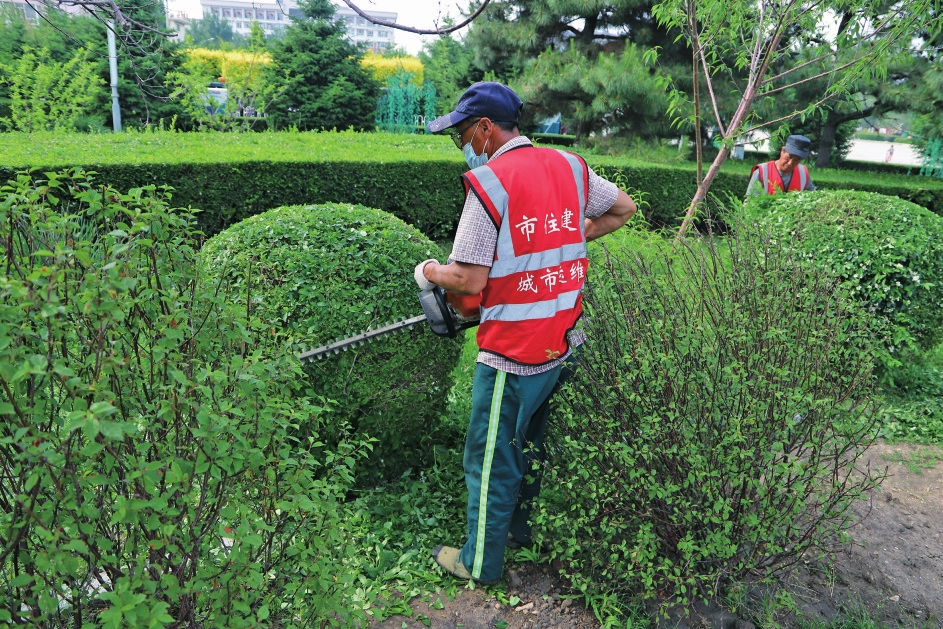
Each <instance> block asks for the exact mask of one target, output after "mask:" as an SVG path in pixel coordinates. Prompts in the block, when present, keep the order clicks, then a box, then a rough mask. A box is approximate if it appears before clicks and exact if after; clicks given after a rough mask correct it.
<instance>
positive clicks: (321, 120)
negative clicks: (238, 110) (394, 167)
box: [266, 0, 379, 130]
mask: <svg viewBox="0 0 943 629" xmlns="http://www.w3.org/2000/svg"><path fill="white" fill-rule="evenodd" d="M300 4H301V9H302V11H303V13H304V15H305V17H306V19H300V20H299V19H293V21H292V24H291V25H290V26H289V27H288V28H287V29H286V30H285V36H284V38H283V39H282V40H281V41H279V42H275V43H274V44H273V45H272V63H271V64H270V65H269V67H268V69H267V72H268V78H269V80H270V81H272V82H273V83H274V84H275V85H277V87H278V93H279V96H278V97H276V98H275V100H274V101H273V102H272V103H271V104H270V105H269V106H268V108H267V109H266V113H267V114H268V119H269V125H270V126H271V127H274V128H286V127H289V126H294V127H297V128H298V129H300V130H315V129H347V128H350V127H353V128H354V129H356V130H365V129H372V128H373V126H374V114H375V112H376V105H377V96H378V93H379V85H378V84H377V82H376V80H375V79H374V78H373V77H372V76H371V75H370V73H369V72H368V71H367V70H365V69H364V68H363V67H361V65H360V59H361V57H362V56H363V50H362V49H360V48H358V47H356V46H355V45H353V44H351V43H350V42H349V41H347V40H346V39H345V38H344V27H343V25H342V24H341V23H340V22H337V21H335V20H334V7H333V5H332V4H331V3H330V2H329V1H328V0H308V1H307V2H302V3H300Z"/></svg>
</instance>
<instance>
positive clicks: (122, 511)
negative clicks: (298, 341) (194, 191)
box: [0, 170, 368, 627]
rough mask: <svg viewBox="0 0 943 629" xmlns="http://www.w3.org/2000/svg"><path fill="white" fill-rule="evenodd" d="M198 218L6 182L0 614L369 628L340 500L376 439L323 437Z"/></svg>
mask: <svg viewBox="0 0 943 629" xmlns="http://www.w3.org/2000/svg"><path fill="white" fill-rule="evenodd" d="M193 225H194V222H193V216H192V215H191V214H190V213H189V212H187V211H180V210H172V209H169V208H168V204H167V195H166V193H165V192H163V191H160V190H157V189H155V188H153V187H151V188H143V189H134V190H130V191H128V192H127V193H124V192H119V191H117V190H115V189H114V188H109V187H104V186H99V185H97V184H95V183H94V182H92V181H91V180H90V179H89V177H88V176H87V174H85V173H82V172H80V171H75V170H74V171H70V172H67V173H58V174H57V173H46V174H45V175H43V176H32V175H29V174H25V173H23V174H20V175H18V176H17V178H16V180H15V181H14V182H11V183H9V184H8V185H4V186H3V187H2V188H0V241H2V244H3V250H2V254H0V255H2V256H3V275H2V276H0V348H2V351H0V417H2V421H0V549H2V552H0V624H4V625H11V626H12V625H17V626H19V625H25V626H35V627H66V626H75V627H162V626H174V627H259V626H279V627H295V626H311V625H312V624H314V625H318V626H324V625H326V624H327V623H332V624H333V623H334V622H335V621H337V620H339V619H349V620H356V619H357V618H358V617H359V618H360V619H361V620H363V619H364V615H363V613H362V612H358V611H356V610H354V611H351V605H350V602H349V593H350V590H351V589H353V588H354V587H356V583H355V576H354V575H353V574H350V573H349V572H348V571H345V570H343V569H341V568H339V566H340V565H341V562H342V561H343V559H344V558H345V557H346V556H347V555H348V554H349V553H350V552H351V550H350V547H349V545H350V541H349V540H347V539H344V538H343V537H342V535H341V534H340V533H339V532H338V531H339V530H340V527H339V524H340V523H339V522H338V518H339V517H340V516H339V515H338V510H339V508H340V507H341V503H342V501H343V500H344V499H345V498H346V495H347V493H348V491H349V489H350V487H351V486H352V478H353V472H352V467H353V466H354V465H355V464H356V461H357V459H360V458H362V457H363V456H364V454H365V453H366V452H367V445H368V444H366V443H365V442H358V441H351V440H345V441H343V442H341V443H338V445H337V447H336V448H331V449H325V448H324V447H322V446H321V444H320V440H321V439H322V438H323V435H324V433H325V432H327V427H328V426H329V427H330V429H331V430H332V431H337V430H339V429H340V426H339V425H338V421H339V419H338V418H336V417H334V416H332V415H331V413H330V410H329V407H327V405H326V404H325V403H324V402H323V401H322V400H320V399H317V398H311V397H308V396H305V395H303V394H302V393H301V392H300V391H299V390H298V389H299V387H298V383H299V382H303V374H302V373H301V370H300V366H299V364H298V361H297V360H293V359H291V357H290V355H289V356H288V357H287V358H284V357H281V356H277V355H276V356H272V357H263V356H262V355H261V352H260V350H259V348H258V347H256V345H255V343H254V341H253V333H255V334H262V335H264V334H265V333H266V328H265V324H264V323H262V322H260V321H259V320H257V319H251V320H250V319H249V318H247V317H246V316H245V309H244V308H240V307H238V305H235V306H234V305H233V304H231V303H229V302H228V301H227V299H226V298H225V297H224V296H223V295H221V294H219V293H218V291H217V290H216V286H214V285H213V284H210V283H207V282H205V281H204V280H203V279H202V277H201V274H200V273H199V265H198V263H197V253H196V245H198V243H199V237H200V234H199V232H197V231H195V230H194V227H193ZM328 419H330V421H327V420H328ZM331 434H332V436H333V435H334V434H335V433H331ZM358 614H359V616H358Z"/></svg>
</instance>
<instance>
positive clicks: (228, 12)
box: [223, 9, 232, 17]
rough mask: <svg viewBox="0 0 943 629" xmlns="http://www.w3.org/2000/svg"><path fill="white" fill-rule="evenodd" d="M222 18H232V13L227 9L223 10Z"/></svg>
mask: <svg viewBox="0 0 943 629" xmlns="http://www.w3.org/2000/svg"><path fill="white" fill-rule="evenodd" d="M223 17H232V11H230V10H229V9H223Z"/></svg>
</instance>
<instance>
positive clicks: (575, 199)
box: [463, 146, 589, 365]
mask: <svg viewBox="0 0 943 629" xmlns="http://www.w3.org/2000/svg"><path fill="white" fill-rule="evenodd" d="M463 180H464V183H465V191H466V194H467V193H468V191H469V190H471V192H473V193H474V194H475V195H476V196H477V197H478V198H479V199H480V200H481V203H482V204H483V205H484V206H485V209H486V210H487V212H488V215H489V216H490V217H491V220H492V221H493V222H494V224H495V226H496V227H497V230H498V241H497V250H496V251H495V260H494V264H493V265H492V267H491V271H490V273H489V274H488V283H487V285H486V286H485V290H484V291H483V292H482V299H481V324H480V325H479V326H478V347H479V348H480V349H481V350H483V351H486V352H490V353H492V354H496V355H499V356H503V357H505V358H507V359H509V360H512V361H514V362H516V363H519V364H522V365H542V364H546V363H548V362H550V361H552V360H556V359H559V358H561V357H563V355H564V354H565V353H566V351H567V338H566V336H567V332H568V331H569V330H570V329H572V328H573V326H574V325H576V321H577V319H579V317H580V315H581V314H582V312H583V306H582V300H583V294H582V289H583V284H584V283H585V280H586V270H587V267H588V264H589V261H588V260H587V258H586V237H585V234H584V233H583V218H584V216H585V210H586V200H587V188H588V186H589V169H588V168H587V166H586V162H584V161H583V160H582V158H580V157H579V156H577V155H573V154H572V153H567V152H565V151H559V150H556V149H549V148H537V147H533V146H522V147H520V148H515V149H511V150H510V151H508V152H507V153H503V154H502V155H500V156H498V157H497V158H495V159H493V160H491V161H489V162H488V163H487V164H486V165H484V166H480V167H478V168H476V169H474V170H472V171H469V172H467V173H465V175H463Z"/></svg>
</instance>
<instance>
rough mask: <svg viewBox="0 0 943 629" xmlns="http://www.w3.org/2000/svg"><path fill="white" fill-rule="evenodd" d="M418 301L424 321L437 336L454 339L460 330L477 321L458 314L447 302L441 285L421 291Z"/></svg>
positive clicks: (474, 324)
mask: <svg viewBox="0 0 943 629" xmlns="http://www.w3.org/2000/svg"><path fill="white" fill-rule="evenodd" d="M419 303H420V305H422V311H423V312H424V313H425V314H426V322H427V323H428V324H429V327H430V328H431V329H432V332H433V334H437V335H438V336H444V337H448V338H450V339H454V338H455V337H456V336H458V333H459V331H460V330H465V329H467V328H473V327H475V326H476V325H478V323H479V320H478V319H477V318H474V319H471V318H470V319H465V318H463V317H461V316H460V315H458V314H457V313H456V312H455V309H454V308H452V306H451V305H450V304H449V302H448V297H447V296H446V292H445V289H444V288H442V287H441V286H433V287H432V288H431V289H430V290H424V291H421V292H420V293H419Z"/></svg>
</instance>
